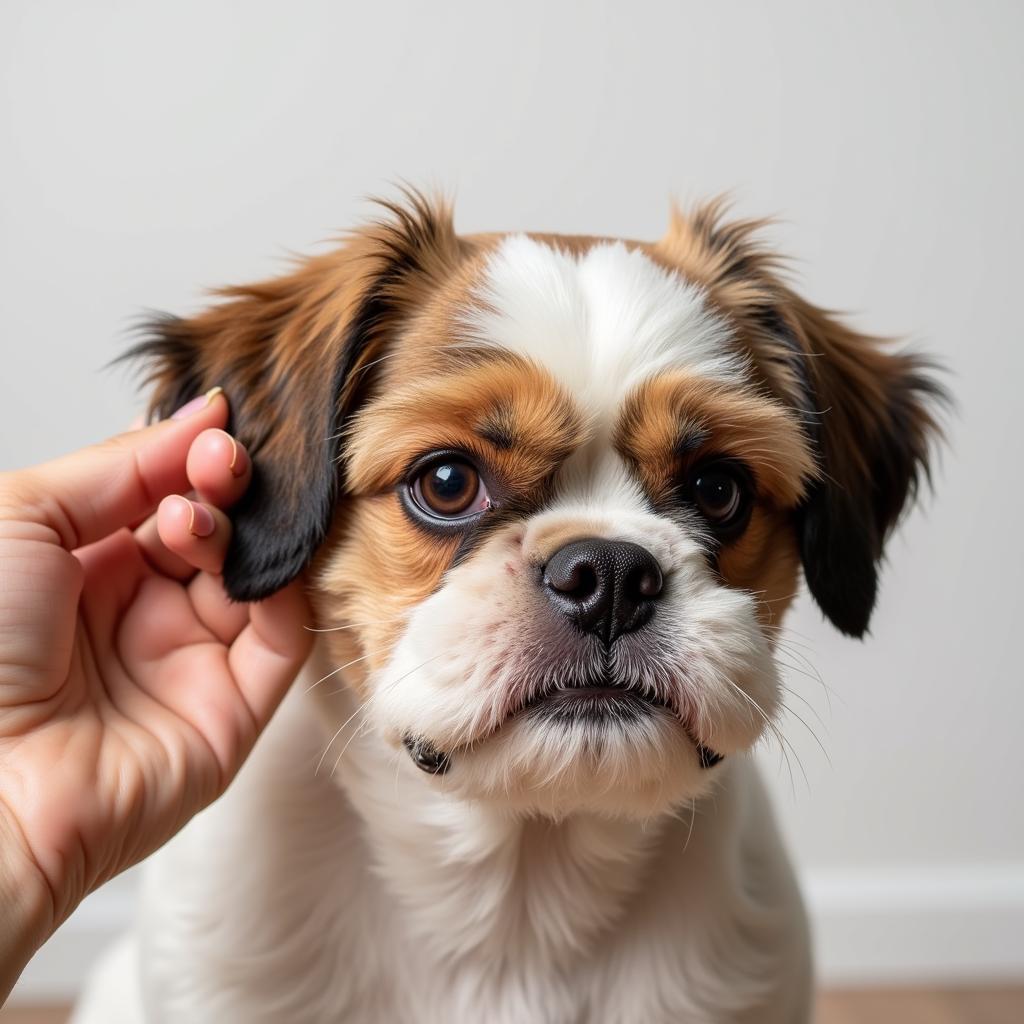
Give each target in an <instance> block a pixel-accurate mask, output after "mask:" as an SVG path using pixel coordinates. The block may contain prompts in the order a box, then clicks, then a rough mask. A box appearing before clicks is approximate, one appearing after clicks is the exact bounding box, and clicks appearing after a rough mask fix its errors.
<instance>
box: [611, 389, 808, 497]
mask: <svg viewBox="0 0 1024 1024" xmlns="http://www.w3.org/2000/svg"><path fill="white" fill-rule="evenodd" d="M615 444H616V447H617V448H618V449H619V451H620V452H622V454H623V455H624V456H625V457H626V458H627V459H628V460H629V462H630V463H631V465H633V467H634V468H635V470H636V471H637V473H638V474H639V475H640V477H641V479H642V480H643V482H644V486H645V488H646V489H647V492H648V493H649V494H650V495H651V496H652V498H653V499H654V500H655V501H656V502H666V501H669V500H670V499H671V496H672V493H673V491H674V490H675V488H676V487H677V486H678V483H679V480H680V477H681V476H682V474H683V473H684V472H685V470H686V469H687V468H688V467H690V466H693V465H695V464H696V463H698V462H699V461H700V460H701V459H703V458H705V457H707V456H708V455H710V454H712V453H713V454H716V455H725V456H731V457H733V458H737V459H739V460H741V461H742V462H744V463H745V464H746V465H747V466H748V467H749V468H750V470H751V471H752V472H753V474H754V477H755V481H756V484H757V488H758V494H759V496H760V498H761V499H762V500H765V501H770V502H773V503H774V504H776V505H777V506H779V507H782V508H792V507H793V506H794V505H796V504H797V502H798V501H799V500H800V498H801V497H802V496H803V494H804V492H805V490H806V484H807V481H808V480H809V479H811V478H812V477H813V476H814V474H815V467H814V461H813V459H812V457H811V454H810V451H809V449H808V445H807V441H806V438H805V437H804V435H803V434H802V432H801V430H800V427H799V425H798V424H797V422H796V421H795V420H794V418H793V416H792V415H791V414H790V413H789V412H788V411H787V410H786V409H784V408H783V407H782V406H780V405H779V404H778V403H777V402H775V401H773V400H770V399H768V398H766V397H765V396H759V395H757V394H756V393H754V392H752V391H750V392H744V391H740V390H738V389H736V388H730V387H726V386H725V385H720V384H712V383H709V382H708V381H707V380H704V379H703V378H699V377H694V376H693V375H692V374H688V373H686V372H685V371H682V370H679V371H673V372H671V373H665V374H662V375H660V376H658V377H656V378H654V379H652V380H649V381H646V382H644V383H643V384H641V385H640V386H639V387H637V388H636V389H634V391H633V392H632V393H631V394H630V395H629V396H627V398H626V401H625V403H624V406H623V411H622V415H621V418H620V421H619V425H618V428H617V430H616V436H615Z"/></svg>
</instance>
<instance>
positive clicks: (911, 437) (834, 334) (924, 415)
mask: <svg viewBox="0 0 1024 1024" xmlns="http://www.w3.org/2000/svg"><path fill="white" fill-rule="evenodd" d="M779 301H780V306H779V310H780V324H779V327H780V328H781V330H782V332H783V335H784V337H785V338H786V342H787V343H788V344H789V345H790V346H792V348H793V352H794V355H793V358H794V360H798V361H800V362H801V363H802V364H803V365H804V367H805V370H804V374H805V378H806V386H805V394H806V395H807V399H808V401H807V404H806V407H805V409H804V415H805V418H806V424H807V429H808V431H809V432H810V434H811V436H812V438H813V439H814V441H815V442H816V447H817V452H818V461H819V471H820V472H819V476H818V478H817V479H816V480H815V481H813V482H812V483H811V484H810V487H809V490H808V493H807V495H806V497H805V499H804V501H803V503H802V504H801V506H800V507H799V508H798V510H797V517H796V522H797V530H798V535H799V541H800V555H801V559H802V561H803V567H804V576H805V578H806V579H807V586H808V588H809V590H810V592H811V594H812V595H813V597H814V599H815V600H816V601H817V603H818V605H819V607H820V608H821V609H822V611H824V613H825V614H826V615H827V616H828V618H829V619H830V620H831V621H832V623H833V624H834V625H835V626H836V627H837V628H839V629H840V630H841V631H842V632H844V633H847V634H848V635H850V636H855V637H860V636H863V635H864V633H865V632H866V631H867V628H868V624H869V622H870V619H871V612H872V610H873V609H874V606H875V597H876V593H877V589H878V566H879V563H880V561H881V559H882V553H883V547H884V544H885V541H886V539H887V538H888V536H889V534H890V532H891V531H892V529H893V528H894V527H895V525H896V524H897V522H898V521H899V519H900V516H901V514H902V513H903V511H904V509H905V508H906V507H907V505H908V503H909V501H910V500H911V499H912V498H913V497H914V496H915V495H916V493H917V489H918V485H919V483H920V481H921V479H922V478H924V479H926V480H930V472H929V463H928V459H929V454H930V449H931V446H932V442H933V440H934V439H935V437H936V436H937V434H938V432H939V431H938V426H937V422H936V409H937V407H938V406H939V405H941V404H942V403H943V402H944V401H945V393H944V391H943V389H942V388H941V387H940V385H939V384H938V383H937V381H936V380H935V377H934V373H933V367H932V365H931V364H930V362H929V361H928V360H927V359H924V358H922V357H921V356H919V355H916V354H913V353H908V352H894V351H892V350H891V348H890V346H889V345H888V344H887V343H886V342H885V341H883V340H881V339H878V338H873V337H870V336H867V335H863V334H860V333H858V332H856V331H854V330H852V329H850V328H849V327H848V326H846V325H845V324H843V323H842V322H841V321H840V320H838V319H837V318H836V317H835V316H833V315H831V314H829V313H826V312H824V311H823V310H820V309H818V308H816V307H815V306H812V305H811V304H810V303H808V302H806V301H805V300H803V299H801V298H799V297H798V296H796V295H795V294H793V293H792V292H791V291H789V290H788V289H785V288H783V289H780V294H779Z"/></svg>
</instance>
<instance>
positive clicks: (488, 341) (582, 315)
mask: <svg viewBox="0 0 1024 1024" xmlns="http://www.w3.org/2000/svg"><path fill="white" fill-rule="evenodd" d="M461 319H462V323H461V325H460V331H459V334H460V335H462V336H463V337H464V338H466V340H467V341H468V342H470V343H471V344H474V345H482V346H496V347H499V348H501V349H505V350H508V351H510V352H513V353H515V354H517V355H520V356H523V357H525V358H527V359H529V360H530V361H532V362H535V363H537V364H539V365H541V366H543V367H544V368H545V369H547V370H548V371H549V372H550V373H551V374H552V376H553V377H554V378H555V380H557V381H558V382H559V383H560V384H561V385H562V386H563V387H564V388H565V389H566V391H567V392H568V393H569V394H570V395H572V396H573V398H574V399H575V400H576V401H577V402H578V403H579V404H580V405H581V406H582V407H583V408H584V409H585V410H586V411H587V412H588V413H590V414H591V415H596V416H602V415H607V414H608V413H609V412H611V411H612V410H613V409H614V408H615V407H616V406H617V405H618V404H619V403H620V402H621V400H622V398H623V396H624V395H625V394H627V393H628V392H629V390H630V389H631V388H633V387H634V386H635V385H637V384H639V383H640V382H642V381H643V380H645V379H648V378H650V377H653V376H655V375H656V374H658V373H661V372H664V371H666V370H669V369H673V368H683V367H685V368H686V369H687V370H688V371H689V372H690V373H692V374H694V375H696V376H699V377H704V378H707V379H708V380H709V381H714V382H718V383H722V384H739V383H741V382H742V381H743V380H744V379H745V378H746V376H747V372H748V367H747V362H746V360H745V358H744V356H743V355H742V354H741V352H740V350H739V348H738V347H737V345H736V341H735V338H734V337H733V334H732V331H731V330H730V328H729V325H728V324H727V322H726V321H725V320H724V318H723V317H722V316H721V315H720V314H718V313H717V312H716V311H715V310H713V309H712V307H711V306H710V305H709V304H708V303H707V301H706V299H705V296H704V294H703V291H702V290H701V289H700V287H699V286H697V285H696V284H693V283H691V282H689V281H687V280H685V279H684V278H683V277H682V276H681V275H680V274H678V273H675V272H673V271H670V270H668V269H666V268H665V267H663V266H660V265H659V264H658V263H656V262H655V261H654V260H653V259H651V258H650V257H649V256H648V255H646V254H645V253H644V252H642V251H640V250H639V249H637V248H633V247H628V246H627V245H625V244H624V243H623V242H620V241H603V240H602V241H596V242H594V243H592V244H590V245H587V246H585V247H584V246H575V247H572V248H570V247H568V246H563V245H559V244H558V243H557V242H555V243H551V242H547V241H542V240H539V239H537V238H533V237H531V236H528V235H510V236H507V237H505V238H504V239H502V240H501V241H500V243H499V244H498V245H497V247H496V248H495V249H494V250H493V251H492V252H491V253H489V254H488V257H487V259H486V260H485V261H484V263H483V265H482V266H481V268H480V270H479V272H478V278H477V282H476V284H475V286H474V287H473V289H472V291H471V297H470V301H469V304H468V306H467V307H466V308H465V309H464V312H463V314H462V317H461Z"/></svg>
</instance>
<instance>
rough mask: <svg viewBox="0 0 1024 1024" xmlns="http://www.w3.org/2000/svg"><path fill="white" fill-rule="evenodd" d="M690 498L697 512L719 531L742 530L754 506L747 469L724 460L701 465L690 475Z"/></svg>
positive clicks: (723, 532) (725, 532)
mask: <svg viewBox="0 0 1024 1024" xmlns="http://www.w3.org/2000/svg"><path fill="white" fill-rule="evenodd" d="M689 491H690V497H691V500H692V501H693V503H694V505H696V506H697V509H698V511H699V512H700V513H701V515H703V516H704V518H705V519H706V520H707V521H708V523H709V524H710V525H711V527H712V528H713V529H714V530H715V531H716V532H717V533H718V534H719V535H724V534H729V533H732V532H734V531H739V530H742V529H743V528H744V527H745V526H746V523H747V519H748V513H749V511H750V506H751V488H750V480H749V474H748V472H747V471H746V470H745V469H744V468H743V467H742V466H740V465H739V464H736V463H733V462H729V461H724V462H715V463H711V464H710V465H707V466H703V467H701V468H699V469H698V470H697V471H696V472H695V473H694V474H693V476H692V477H691V478H690V485H689Z"/></svg>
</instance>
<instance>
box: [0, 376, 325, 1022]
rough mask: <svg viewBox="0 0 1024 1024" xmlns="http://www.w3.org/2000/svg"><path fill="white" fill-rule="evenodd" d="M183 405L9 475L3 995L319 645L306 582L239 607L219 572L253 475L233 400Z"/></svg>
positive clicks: (222, 775)
mask: <svg viewBox="0 0 1024 1024" xmlns="http://www.w3.org/2000/svg"><path fill="white" fill-rule="evenodd" d="M182 414H185V415H184V416H182ZM177 416H179V417H181V418H174V419H171V420H166V421H164V422H161V423H157V424H155V425H153V426H150V427H146V428H145V429H142V430H138V431H133V432H130V433H127V434H123V435H121V436H120V437H116V438H113V439H112V440H109V441H106V442H103V443H102V444H99V445H96V446H94V447H92V448H86V449H83V450H82V451H79V452H76V453H74V454H72V455H68V456H65V457H63V458H60V459H57V460H55V461H53V462H49V463H46V464H44V465H41V466H37V467H32V468H30V469H26V470H22V471H19V472H14V473H5V474H0V922H3V923H0V930H3V931H4V932H5V933H6V934H3V935H0V1002H2V999H3V996H4V994H5V993H6V991H7V990H8V988H9V986H10V985H11V984H13V981H14V979H15V978H16V976H17V972H20V969H21V967H22V966H24V963H26V962H27V960H28V958H29V956H31V953H32V952H33V951H34V949H35V947H36V946H37V945H38V944H39V943H41V942H42V941H44V940H45V938H46V937H47V936H48V935H49V934H50V933H51V932H52V931H53V930H54V929H55V928H56V927H57V925H58V924H60V922H61V921H63V920H64V919H65V918H66V917H67V916H68V914H70V912H71V911H72V910H73V909H74V908H75V906H77V904H78V903H79V901H80V900H81V899H82V898H83V897H84V896H85V895H86V894H88V893H89V892H91V891H92V890H93V889H95V888H96V887H97V886H99V885H100V884H101V883H103V882H104V881H106V880H107V879H109V878H111V877H112V876H113V875H115V874H117V873H118V872H120V871H123V870H124V869H125V868H127V867H129V866H130V865H132V864H135V863H137V862H138V861H140V860H142V859H143V858H144V857H146V856H147V855H148V854H150V853H152V852H153V851H154V850H156V849H157V848H158V847H159V846H161V845H162V844H163V843H164V842H166V841H167V840H168V839H169V838H170V837H171V836H173V835H174V834H175V833H176V832H177V831H178V830H179V829H180V828H181V827H182V826H183V825H184V824H185V823H186V822H187V821H188V820H189V819H190V818H191V817H192V816H193V815H194V814H195V813H196V812H197V811H199V810H201V809H202V808H203V807H205V806H206V805H207V804H209V803H210V802H211V801H212V800H214V799H215V798H216V797H217V796H218V795H219V794H220V793H222V792H223V790H224V789H225V787H226V786H227V785H228V783H229V782H230V781H231V779H232V778H233V777H234V775H235V773H236V772H237V771H238V769H239V767H240V766H241V764H242V762H243V760H244V759H245V757H246V755H247V754H248V753H249V751H250V749H251V748H252V746H253V743H254V742H255V740H256V738H257V736H258V735H259V733H260V732H261V731H262V729H263V728H264V726H266V724H267V722H268V721H269V719H270V716H271V714H272V713H273V711H274V709H275V708H276V707H277V705H278V703H279V702H280V700H281V698H282V697H283V695H284V693H285V691H286V689H287V687H288V684H289V683H290V682H291V680H292V679H293V678H294V676H295V674H296V673H297V671H298V669H299V667H300V665H301V663H302V661H303V659H304V657H305V655H306V654H307V652H308V647H309V634H308V632H307V631H306V630H304V629H303V628H302V627H303V624H304V622H306V621H308V618H307V609H306V604H305V599H304V597H303V595H302V591H301V589H300V586H299V585H298V584H293V585H292V586H290V587H288V588H286V589H284V590H282V591H281V592H279V593H278V594H275V595H274V596H273V597H271V598H269V599H267V600H266V601H264V602H261V603H259V604H252V605H240V604H232V603H231V602H230V601H229V600H228V599H227V597H226V595H225V594H224V591H223V589H222V586H221V581H220V578H219V576H218V575H216V574H217V573H219V571H220V569H221V566H222V564H223V559H224V553H225V551H226V549H227V544H228V541H229V538H230V534H231V525H230V522H229V521H228V519H227V517H226V515H225V514H224V512H223V511H222V509H225V508H227V507H229V506H230V505H231V504H232V503H233V502H234V501H237V499H238V498H239V497H240V496H241V495H242V493H243V492H244V490H245V488H246V486H247V485H248V483H249V479H250V477H251V464H250V461H249V458H248V455H247V453H246V452H245V450H244V448H243V447H242V445H241V444H238V443H237V442H235V441H234V439H233V438H231V437H230V436H229V435H228V434H226V433H225V432H224V431H223V430H222V429H217V428H222V427H223V426H224V425H225V424H226V422H227V416H228V406H227V401H226V399H225V398H224V396H223V394H222V393H220V392H219V390H216V389H215V391H214V392H211V393H210V394H209V395H208V396H205V398H204V399H200V400H199V401H198V403H197V404H194V403H190V404H189V406H186V408H185V409H183V410H182V411H181V413H179V414H177ZM190 490H194V491H195V492H196V494H197V496H198V498H199V500H198V501H191V500H189V499H187V498H184V497H181V495H182V494H183V493H185V492H189V491H190ZM197 570H198V571H197ZM14 921H17V922H19V926H18V927H15V928H12V927H10V926H9V922H14ZM5 943H6V945H5ZM5 954H6V955H5ZM26 954H27V955H26ZM7 964H10V965H13V966H10V967H6V970H5V966H6V965H7ZM11 970H13V971H14V972H15V973H14V974H13V976H9V974H10V971H11Z"/></svg>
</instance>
